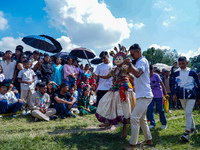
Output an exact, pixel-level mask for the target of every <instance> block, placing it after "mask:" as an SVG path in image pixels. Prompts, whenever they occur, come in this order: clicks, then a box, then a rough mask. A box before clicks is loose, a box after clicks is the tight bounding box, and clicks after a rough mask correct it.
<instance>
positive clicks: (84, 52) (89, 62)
mask: <svg viewBox="0 0 200 150" xmlns="http://www.w3.org/2000/svg"><path fill="white" fill-rule="evenodd" d="M83 53H84V55H85V57H86V58H87V61H88V63H89V66H90V67H91V64H90V62H89V60H88V57H87V55H86V53H85V50H83Z"/></svg>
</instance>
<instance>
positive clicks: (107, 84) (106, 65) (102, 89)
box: [95, 51, 113, 106]
mask: <svg viewBox="0 0 200 150" xmlns="http://www.w3.org/2000/svg"><path fill="white" fill-rule="evenodd" d="M99 57H100V58H101V60H102V61H103V63H102V64H100V65H98V66H97V68H96V70H95V74H98V75H107V74H108V73H109V71H111V69H112V67H113V64H112V63H111V62H110V61H109V56H108V52H107V51H102V52H101V53H100V55H99ZM111 87H112V78H109V79H102V78H100V79H99V85H98V87H97V102H96V106H98V104H99V101H100V99H101V98H102V97H103V96H104V95H105V94H106V93H107V92H108V90H110V88H111Z"/></svg>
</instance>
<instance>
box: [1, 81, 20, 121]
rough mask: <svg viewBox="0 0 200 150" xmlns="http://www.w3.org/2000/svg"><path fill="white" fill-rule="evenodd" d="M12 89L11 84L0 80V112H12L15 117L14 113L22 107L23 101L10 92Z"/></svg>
mask: <svg viewBox="0 0 200 150" xmlns="http://www.w3.org/2000/svg"><path fill="white" fill-rule="evenodd" d="M12 89H13V84H10V83H7V82H4V81H3V82H1V85H0V92H1V94H0V114H8V113H12V116H13V117H17V116H16V114H15V113H16V112H17V111H18V110H20V109H21V108H22V105H23V101H22V99H17V98H16V96H15V94H14V93H13V92H12ZM13 113H14V114H13ZM0 117H2V116H0Z"/></svg>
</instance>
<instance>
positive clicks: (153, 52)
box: [142, 47, 179, 66]
mask: <svg viewBox="0 0 200 150" xmlns="http://www.w3.org/2000/svg"><path fill="white" fill-rule="evenodd" d="M142 55H143V56H145V57H146V58H147V60H148V61H149V63H150V64H151V65H154V64H156V63H164V64H167V65H170V66H172V65H173V63H174V62H175V61H177V59H178V57H179V55H178V53H177V51H176V50H166V49H165V50H161V49H155V48H154V47H152V48H149V49H147V50H146V51H144V52H143V53H142Z"/></svg>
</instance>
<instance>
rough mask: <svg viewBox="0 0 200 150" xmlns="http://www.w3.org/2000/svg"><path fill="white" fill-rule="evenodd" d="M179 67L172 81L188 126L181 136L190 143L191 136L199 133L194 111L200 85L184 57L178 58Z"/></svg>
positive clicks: (174, 95)
mask: <svg viewBox="0 0 200 150" xmlns="http://www.w3.org/2000/svg"><path fill="white" fill-rule="evenodd" d="M178 64H179V67H180V68H178V69H177V70H176V71H175V72H174V76H173V80H172V94H173V100H174V101H177V99H180V102H181V105H182V107H183V109H184V110H185V118H186V126H185V133H184V134H183V135H182V136H181V139H182V140H183V141H186V142H189V140H190V136H189V134H191V133H192V134H195V133H197V130H196V127H195V124H194V120H193V117H192V110H193V107H194V105H195V102H196V99H200V85H199V80H198V75H197V73H196V72H195V71H194V70H192V69H190V68H188V67H187V64H188V62H187V59H186V57H184V56H181V57H179V58H178Z"/></svg>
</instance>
